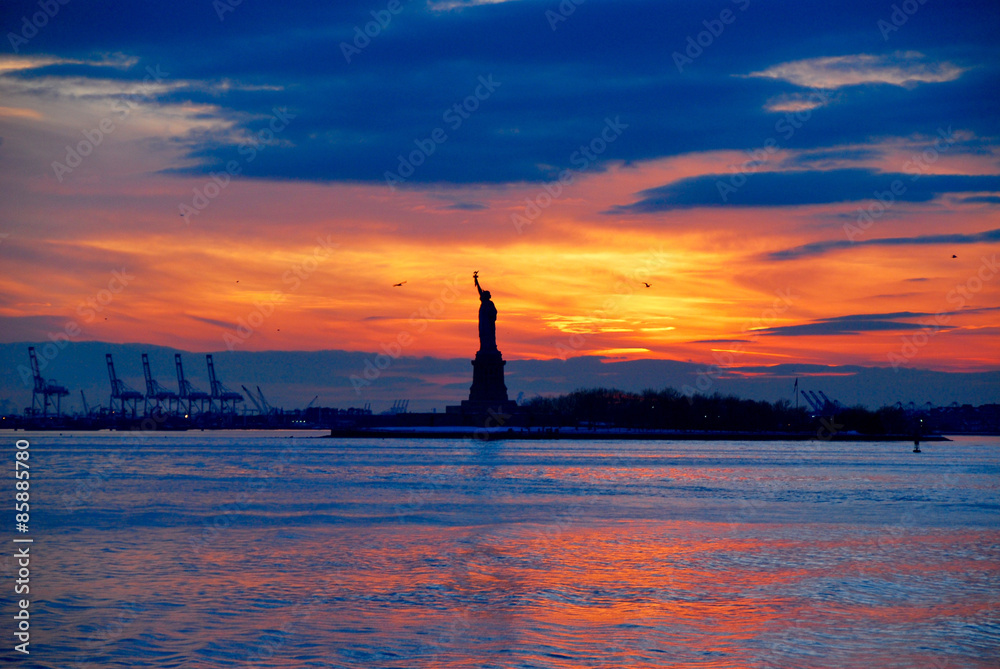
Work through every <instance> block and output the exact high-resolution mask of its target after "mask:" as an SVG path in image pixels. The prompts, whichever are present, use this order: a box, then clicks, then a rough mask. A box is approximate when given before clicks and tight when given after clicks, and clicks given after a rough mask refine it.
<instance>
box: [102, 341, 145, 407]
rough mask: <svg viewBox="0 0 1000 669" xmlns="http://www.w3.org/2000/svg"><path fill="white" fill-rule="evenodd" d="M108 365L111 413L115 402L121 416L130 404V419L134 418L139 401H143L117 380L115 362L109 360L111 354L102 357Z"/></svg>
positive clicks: (127, 386)
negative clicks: (116, 401)
mask: <svg viewBox="0 0 1000 669" xmlns="http://www.w3.org/2000/svg"><path fill="white" fill-rule="evenodd" d="M104 358H105V360H106V361H107V363H108V378H109V379H111V413H112V414H113V413H114V412H115V400H118V406H119V407H120V408H121V413H122V415H125V413H126V409H127V408H128V406H129V403H130V402H131V404H132V418H135V416H136V414H137V413H138V411H139V407H138V403H139V400H141V399H143V395H142V393H140V392H139V391H138V390H135V389H134V388H132V387H130V386H129V385H128V384H127V383H125V382H124V381H122V380H121V379H119V378H118V375H117V374H115V362H114V360H112V359H111V354H110V353H108V354H107V355H105V356H104Z"/></svg>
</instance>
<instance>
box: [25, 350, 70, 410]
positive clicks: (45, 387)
mask: <svg viewBox="0 0 1000 669" xmlns="http://www.w3.org/2000/svg"><path fill="white" fill-rule="evenodd" d="M28 358H30V359H31V373H32V374H33V375H34V377H35V384H34V386H33V387H32V389H31V413H32V414H34V415H36V416H37V415H38V413H39V411H40V412H41V414H42V418H47V417H48V415H49V405H50V404H52V398H53V397H55V398H56V401H55V405H56V416H57V417H58V416H59V414H60V413H62V398H63V397H66V396H67V395H69V390H67V389H66V388H65V386H60V385H58V384H56V382H55V380H54V379H53V380H51V381H46V380H45V379H43V378H42V373H41V370H40V369H39V367H38V356H37V355H35V347H34V346H29V347H28Z"/></svg>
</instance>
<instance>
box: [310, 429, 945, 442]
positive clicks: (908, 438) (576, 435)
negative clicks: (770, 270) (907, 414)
mask: <svg viewBox="0 0 1000 669" xmlns="http://www.w3.org/2000/svg"><path fill="white" fill-rule="evenodd" d="M329 436H330V437H336V438H343V439H359V438H360V439H475V440H478V441H500V440H552V439H600V440H619V441H725V440H728V441H836V442H853V441H886V442H912V441H914V436H913V435H912V434H911V435H905V434H882V435H869V434H858V433H847V432H845V433H839V434H835V435H833V436H832V437H829V438H826V439H823V438H821V437H819V436H817V434H816V433H815V432H726V431H695V430H686V431H680V430H634V429H626V428H622V429H617V430H615V429H598V430H591V429H579V428H534V429H527V428H508V429H503V428H491V429H484V428H478V429H476V428H470V427H461V428H439V429H433V428H379V427H374V428H349V429H348V428H345V429H337V428H334V429H332V430H331V431H330V435H329ZM929 441H951V439H948V438H947V437H945V436H943V435H939V434H934V435H922V436H921V437H920V442H929Z"/></svg>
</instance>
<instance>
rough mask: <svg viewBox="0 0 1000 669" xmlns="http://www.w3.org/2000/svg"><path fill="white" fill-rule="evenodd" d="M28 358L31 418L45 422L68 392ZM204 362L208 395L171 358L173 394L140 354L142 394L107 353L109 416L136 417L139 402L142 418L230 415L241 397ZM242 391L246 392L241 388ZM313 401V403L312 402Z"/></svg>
mask: <svg viewBox="0 0 1000 669" xmlns="http://www.w3.org/2000/svg"><path fill="white" fill-rule="evenodd" d="M28 357H29V359H30V360H31V373H32V375H33V376H34V385H33V386H32V391H31V413H32V415H35V416H41V417H42V418H48V417H49V416H50V415H53V416H56V417H58V416H60V415H61V413H62V398H63V397H66V396H67V395H69V390H68V389H67V388H66V387H65V386H61V385H59V384H58V383H56V382H55V381H54V380H50V379H45V378H43V377H42V374H41V370H40V368H39V365H38V356H37V354H36V353H35V347H34V346H29V347H28ZM205 361H206V363H207V365H208V379H209V383H210V385H211V388H210V390H211V392H207V393H206V392H203V391H201V390H198V389H197V388H195V387H194V386H193V385H191V382H190V381H188V380H187V378H185V376H184V363H183V361H182V360H181V354H180V353H175V354H174V365H175V366H176V368H177V390H178V392H176V393H175V392H173V391H172V390H168V389H167V388H166V387H164V386H163V385H162V384H160V383H159V382H158V381H157V380H156V379H155V378H153V372H152V369H151V368H150V365H149V355H148V354H146V353H143V354H142V373H143V376H144V378H145V381H146V392H145V393H142V392H139V391H138V390H136V389H135V388H132V387H131V386H129V385H128V384H127V383H125V381H124V380H123V379H121V378H119V376H118V374H117V372H116V371H115V362H114V359H113V358H112V356H111V354H110V353H108V354H107V355H105V362H106V363H107V366H108V379H109V380H110V381H111V398H110V403H109V404H110V412H111V414H113V415H114V414H120V415H122V416H131V417H132V418H135V417H136V416H137V415H139V404H140V402H141V403H142V413H143V414H151V413H154V412H165V413H167V414H171V415H176V414H182V413H183V414H184V415H185V416H188V417H190V416H195V415H198V414H217V415H223V416H225V415H230V416H231V415H234V414H235V413H236V409H237V405H238V404H239V403H240V402H243V395H241V394H240V393H237V392H233V391H231V390H229V389H228V388H226V386H225V385H223V383H222V382H221V381H220V380H219V379H218V377H217V376H216V374H215V361H214V360H213V359H212V354H211V353H208V354H206V355H205ZM244 390H246V388H245V387H244ZM257 393H258V397H257V398H254V397H253V396H252V395H251V394H250V393H249V391H248V392H247V395H249V396H250V397H251V399H252V400H253V402H254V404H255V405H256V406H257V407H258V409H260V410H261V413H262V414H265V413H266V414H270V413H274V412H275V410H274V409H273V408H271V406H270V405H269V404H267V401H266V400H265V399H264V393H263V392H261V390H260V386H257ZM80 396H81V399H82V400H83V407H84V411H85V413H86V414H88V415H89V414H90V407H89V406H88V405H87V398H86V397H85V396H84V395H83V391H82V390H81V391H80ZM313 401H315V398H314V399H313ZM262 406H266V407H267V410H266V411H265V410H264V409H263V408H262ZM53 407H54V408H55V413H54V414H50V409H51V408H53Z"/></svg>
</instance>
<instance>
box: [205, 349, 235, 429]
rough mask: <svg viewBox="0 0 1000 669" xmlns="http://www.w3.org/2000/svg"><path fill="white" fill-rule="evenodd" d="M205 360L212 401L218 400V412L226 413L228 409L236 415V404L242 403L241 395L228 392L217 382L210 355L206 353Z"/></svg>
mask: <svg viewBox="0 0 1000 669" xmlns="http://www.w3.org/2000/svg"><path fill="white" fill-rule="evenodd" d="M205 360H206V362H207V363H208V380H209V383H210V384H211V386H212V399H213V400H218V402H219V412H220V413H222V414H225V413H226V409H227V408H228V409H229V413H231V414H235V413H236V403H237V402H242V401H243V395H240V394H239V393H237V392H234V391H232V390H229V389H228V388H226V387H225V386H224V385H222V381H219V379H218V378H216V376H215V362H214V361H213V360H212V354H211V353H208V354H206V355H205Z"/></svg>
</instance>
